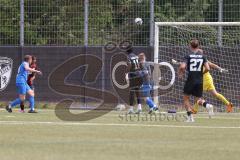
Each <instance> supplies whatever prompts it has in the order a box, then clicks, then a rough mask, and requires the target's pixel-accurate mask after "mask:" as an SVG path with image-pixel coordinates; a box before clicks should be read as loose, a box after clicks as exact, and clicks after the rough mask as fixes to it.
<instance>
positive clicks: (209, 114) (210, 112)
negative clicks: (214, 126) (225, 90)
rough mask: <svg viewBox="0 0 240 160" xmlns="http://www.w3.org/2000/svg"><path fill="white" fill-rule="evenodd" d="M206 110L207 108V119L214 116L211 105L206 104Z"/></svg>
mask: <svg viewBox="0 0 240 160" xmlns="http://www.w3.org/2000/svg"><path fill="white" fill-rule="evenodd" d="M206 108H207V110H208V116H209V118H212V116H214V112H213V105H211V104H208V105H207V107H206Z"/></svg>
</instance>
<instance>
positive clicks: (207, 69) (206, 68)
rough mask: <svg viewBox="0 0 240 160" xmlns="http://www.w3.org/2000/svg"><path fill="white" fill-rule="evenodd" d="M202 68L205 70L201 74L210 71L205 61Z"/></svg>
mask: <svg viewBox="0 0 240 160" xmlns="http://www.w3.org/2000/svg"><path fill="white" fill-rule="evenodd" d="M204 67H205V70H204V71H203V74H205V73H207V72H209V71H210V66H209V63H208V61H206V62H205V63H204Z"/></svg>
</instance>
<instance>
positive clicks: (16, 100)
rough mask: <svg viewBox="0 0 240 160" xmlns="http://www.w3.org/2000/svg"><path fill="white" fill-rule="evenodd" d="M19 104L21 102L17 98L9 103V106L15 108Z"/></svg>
mask: <svg viewBox="0 0 240 160" xmlns="http://www.w3.org/2000/svg"><path fill="white" fill-rule="evenodd" d="M21 102H22V100H21V99H20V98H17V99H15V100H14V101H12V102H11V103H10V106H11V107H15V106H16V105H18V104H20V103H21Z"/></svg>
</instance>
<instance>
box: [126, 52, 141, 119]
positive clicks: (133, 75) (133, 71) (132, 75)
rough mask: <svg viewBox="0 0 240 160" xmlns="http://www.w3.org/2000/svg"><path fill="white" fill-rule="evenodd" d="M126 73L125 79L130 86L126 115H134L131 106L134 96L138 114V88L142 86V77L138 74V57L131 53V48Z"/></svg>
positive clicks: (139, 106) (139, 101)
mask: <svg viewBox="0 0 240 160" xmlns="http://www.w3.org/2000/svg"><path fill="white" fill-rule="evenodd" d="M127 53H128V61H127V64H128V73H127V77H128V79H129V84H130V86H129V87H130V93H129V105H130V108H129V110H128V114H134V113H135V112H134V110H133V104H134V100H135V98H134V97H135V95H136V98H137V103H138V112H141V110H142V106H141V99H140V86H141V85H142V77H141V74H140V71H141V68H140V64H139V61H138V56H137V55H136V54H134V53H133V51H132V48H130V49H128V51H127Z"/></svg>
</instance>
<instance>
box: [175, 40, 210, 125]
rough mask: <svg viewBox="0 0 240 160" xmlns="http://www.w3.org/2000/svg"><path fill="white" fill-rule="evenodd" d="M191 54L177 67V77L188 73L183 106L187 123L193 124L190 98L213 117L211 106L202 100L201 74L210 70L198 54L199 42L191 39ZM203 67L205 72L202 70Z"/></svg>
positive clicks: (204, 59)
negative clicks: (192, 97)
mask: <svg viewBox="0 0 240 160" xmlns="http://www.w3.org/2000/svg"><path fill="white" fill-rule="evenodd" d="M190 50H191V54H189V55H187V56H185V57H184V59H185V61H184V62H183V63H181V65H180V67H179V76H180V77H182V76H183V74H184V72H185V70H187V72H188V76H187V80H186V82H185V85H184V91H183V93H184V96H183V99H184V106H185V108H186V110H187V115H188V119H187V122H194V119H193V116H192V112H191V109H192V106H191V104H190V96H191V95H192V96H194V97H195V103H197V104H199V105H203V106H204V107H205V108H206V109H207V110H208V112H209V116H212V115H213V106H212V105H211V104H209V103H207V102H206V101H205V100H203V99H202V98H201V97H202V92H203V74H205V73H207V72H208V71H209V70H210V67H209V65H208V62H207V59H206V57H205V56H204V55H202V54H201V53H200V52H199V41H198V40H197V39H193V40H191V42H190ZM203 67H205V70H204V69H203Z"/></svg>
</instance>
